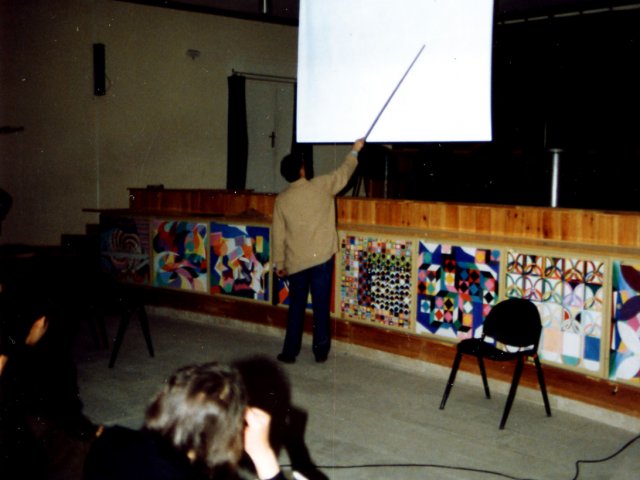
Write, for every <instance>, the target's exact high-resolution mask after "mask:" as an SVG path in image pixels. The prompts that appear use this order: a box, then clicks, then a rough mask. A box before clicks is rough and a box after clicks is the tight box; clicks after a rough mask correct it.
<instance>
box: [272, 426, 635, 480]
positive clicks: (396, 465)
mask: <svg viewBox="0 0 640 480" xmlns="http://www.w3.org/2000/svg"><path fill="white" fill-rule="evenodd" d="M638 440H640V435H636V436H635V437H633V438H632V439H631V440H629V441H628V442H627V443H625V444H624V445H622V446H621V447H620V448H619V449H618V450H616V451H615V452H614V453H612V454H611V455H609V456H607V457H604V458H600V459H597V460H577V461H576V463H575V465H576V474H575V476H574V477H573V478H572V480H578V477H579V475H580V464H586V463H603V462H607V461H609V460H611V459H613V458H615V457H616V456H618V455H619V454H621V453H622V452H623V451H625V450H626V449H627V448H628V447H630V446H631V445H632V444H633V443H635V442H636V441H638ZM283 467H291V465H283ZM316 468H318V469H320V470H321V469H326V470H347V469H364V468H433V469H441V470H459V471H463V472H473V473H480V474H486V475H494V476H496V477H500V478H507V479H509V480H534V479H530V478H523V477H514V476H512V475H508V474H506V473H501V472H496V471H493V470H485V469H482V468H471V467H461V466H454V465H439V464H436V463H364V464H360V465H317V466H316Z"/></svg>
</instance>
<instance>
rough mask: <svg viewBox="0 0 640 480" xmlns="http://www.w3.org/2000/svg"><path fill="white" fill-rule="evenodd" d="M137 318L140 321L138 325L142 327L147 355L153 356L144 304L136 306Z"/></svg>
mask: <svg viewBox="0 0 640 480" xmlns="http://www.w3.org/2000/svg"><path fill="white" fill-rule="evenodd" d="M138 320H139V321H140V327H141V328H142V334H143V335H144V340H145V342H146V343H147V350H148V351H149V356H150V357H153V356H154V354H153V343H151V330H149V319H148V317H147V311H146V310H145V308H144V305H140V306H138Z"/></svg>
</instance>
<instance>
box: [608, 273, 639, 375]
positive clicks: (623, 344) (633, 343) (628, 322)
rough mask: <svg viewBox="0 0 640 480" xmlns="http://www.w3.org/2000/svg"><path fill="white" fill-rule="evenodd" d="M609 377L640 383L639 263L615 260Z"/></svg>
mask: <svg viewBox="0 0 640 480" xmlns="http://www.w3.org/2000/svg"><path fill="white" fill-rule="evenodd" d="M612 290H613V315H612V322H611V355H610V363H609V378H611V379H612V380H625V381H628V382H631V383H634V384H640V264H628V263H623V262H613V289H612Z"/></svg>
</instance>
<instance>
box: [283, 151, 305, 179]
mask: <svg viewBox="0 0 640 480" xmlns="http://www.w3.org/2000/svg"><path fill="white" fill-rule="evenodd" d="M302 165H304V158H302V155H300V154H296V153H290V154H289V155H286V156H285V157H284V158H283V159H282V161H281V162H280V174H281V175H282V176H283V177H284V179H285V180H286V181H287V182H289V183H291V182H295V181H296V180H298V179H299V178H300V168H302Z"/></svg>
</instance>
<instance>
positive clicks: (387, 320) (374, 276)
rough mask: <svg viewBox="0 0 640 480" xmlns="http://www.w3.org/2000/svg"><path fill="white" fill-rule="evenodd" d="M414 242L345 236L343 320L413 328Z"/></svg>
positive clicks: (341, 250)
mask: <svg viewBox="0 0 640 480" xmlns="http://www.w3.org/2000/svg"><path fill="white" fill-rule="evenodd" d="M411 248H412V242H411V240H388V239H380V238H375V237H370V236H361V235H345V236H344V238H343V239H342V241H341V245H340V255H341V263H340V267H341V268H340V309H341V314H342V316H343V318H345V319H347V320H356V321H362V322H368V323H375V324H379V325H386V326H393V327H400V328H410V326H411V294H412V292H413V288H412V286H411V283H412V279H411V273H412V258H411V255H412V253H411Z"/></svg>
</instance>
